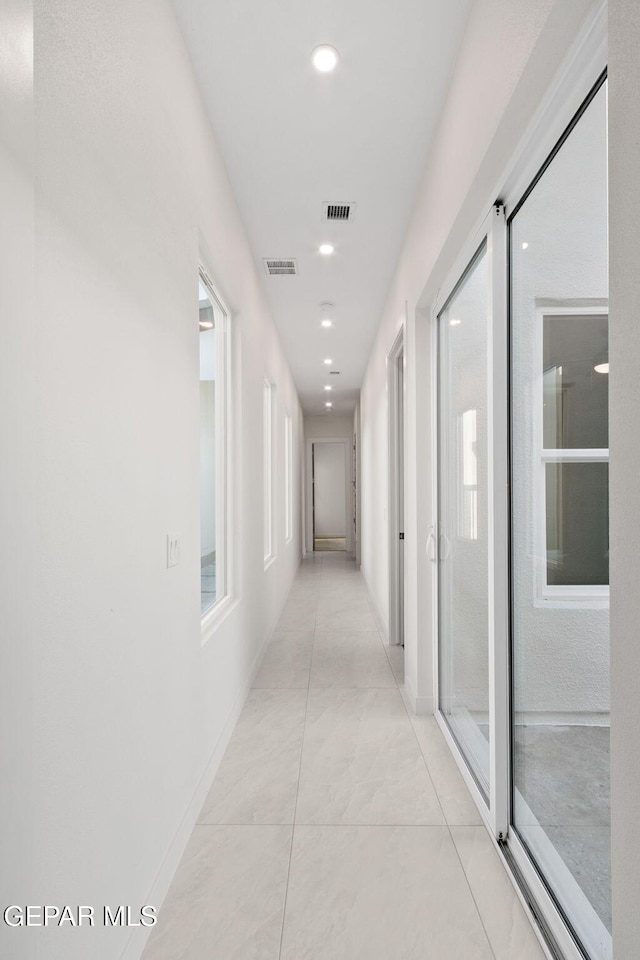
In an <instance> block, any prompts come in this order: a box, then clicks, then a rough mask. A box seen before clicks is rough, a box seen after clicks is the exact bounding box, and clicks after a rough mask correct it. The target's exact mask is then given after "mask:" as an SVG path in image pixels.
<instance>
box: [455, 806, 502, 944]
mask: <svg viewBox="0 0 640 960" xmlns="http://www.w3.org/2000/svg"><path fill="white" fill-rule="evenodd" d="M456 826H459V824H456ZM466 829H468V828H466ZM475 829H480V830H484V829H485V828H484V827H479V828H475ZM447 830H448V831H449V836H450V838H451V843H452V844H453V849H454V850H455V852H456V857H457V858H458V863H459V864H460V869H461V870H462V873H463V875H464V879H465V883H466V885H467V889H468V891H469V894H470V896H471V899H472V901H473V905H474V907H475V908H476V913H477V914H478V919H479V921H480V925H481V927H482V930H483V933H484V935H485V937H486V940H487V943H488V945H489V950H490V951H491V956H492V957H493V958H494V960H498V958H497V957H496V952H495V950H494V949H493V943H492V942H491V937H490V936H489V934H488V932H487V928H486V926H485V922H484V917H483V915H482V911H481V909H480V907H479V906H478V901H477V900H476V897H475V894H474V892H473V890H472V888H471V883H470V881H469V877H468V876H467V871H466V870H465V868H464V864H463V862H462V858H461V856H460V851H459V850H458V847H457V844H456V841H455V840H454V837H453V834H452V833H451V827H450V825H449V824H447Z"/></svg>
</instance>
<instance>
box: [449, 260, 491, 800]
mask: <svg viewBox="0 0 640 960" xmlns="http://www.w3.org/2000/svg"><path fill="white" fill-rule="evenodd" d="M488 284H489V276H488V253H487V244H486V242H485V243H483V245H482V246H481V247H480V249H479V250H478V252H477V254H476V256H475V257H474V259H473V261H472V262H471V264H470V265H469V267H468V268H467V270H466V272H465V274H464V275H463V277H462V279H461V280H460V282H459V283H458V285H457V287H456V288H455V289H454V291H453V293H452V295H451V297H450V298H449V300H448V301H447V303H446V304H445V307H444V309H443V310H442V311H441V312H440V314H439V315H438V374H439V375H438V436H439V441H438V442H439V458H438V459H439V467H438V503H439V516H438V561H439V568H438V610H439V699H440V703H439V706H440V710H441V711H442V714H443V715H444V718H445V720H446V722H447V724H448V726H449V728H450V730H451V733H452V735H453V737H454V738H455V740H456V742H457V744H458V746H459V747H460V749H461V751H462V753H463V755H464V757H465V760H466V761H467V763H468V765H469V767H470V769H471V771H472V773H473V775H474V777H475V779H476V781H477V783H478V786H479V787H480V790H481V792H482V793H483V795H484V797H485V799H486V800H487V801H488V799H489V738H490V724H489V647H488V622H489V597H488V589H489V540H488V502H489V501H488V480H487V431H488V402H487V397H488V392H487V360H488V358H487V352H488V329H487V323H488V304H489V294H488Z"/></svg>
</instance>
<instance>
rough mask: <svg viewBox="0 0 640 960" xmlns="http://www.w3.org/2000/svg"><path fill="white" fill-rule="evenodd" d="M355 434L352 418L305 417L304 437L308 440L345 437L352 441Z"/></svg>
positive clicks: (330, 416)
mask: <svg viewBox="0 0 640 960" xmlns="http://www.w3.org/2000/svg"><path fill="white" fill-rule="evenodd" d="M352 434H353V418H352V417H334V416H332V415H331V414H329V415H328V416H326V417H305V418H304V435H305V437H307V439H315V438H316V437H317V438H318V439H320V438H321V437H344V438H345V439H351V437H352Z"/></svg>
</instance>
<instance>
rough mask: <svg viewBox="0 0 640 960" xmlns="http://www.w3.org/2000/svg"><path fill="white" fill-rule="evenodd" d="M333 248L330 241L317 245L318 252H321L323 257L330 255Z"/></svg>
mask: <svg viewBox="0 0 640 960" xmlns="http://www.w3.org/2000/svg"><path fill="white" fill-rule="evenodd" d="M333 250H334V247H333V244H332V243H321V244H320V246H319V247H318V253H321V254H322V256H323V257H330V256H331V254H332V253H333Z"/></svg>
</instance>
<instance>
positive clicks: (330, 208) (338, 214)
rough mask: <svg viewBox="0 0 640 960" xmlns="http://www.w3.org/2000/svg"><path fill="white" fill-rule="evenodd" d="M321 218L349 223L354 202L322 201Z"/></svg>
mask: <svg viewBox="0 0 640 960" xmlns="http://www.w3.org/2000/svg"><path fill="white" fill-rule="evenodd" d="M322 206H323V214H324V216H323V220H339V221H341V222H342V223H349V222H350V221H351V220H353V217H354V215H355V212H356V205H355V203H324V204H323V205H322Z"/></svg>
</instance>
